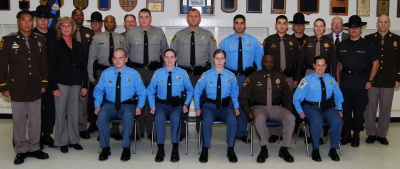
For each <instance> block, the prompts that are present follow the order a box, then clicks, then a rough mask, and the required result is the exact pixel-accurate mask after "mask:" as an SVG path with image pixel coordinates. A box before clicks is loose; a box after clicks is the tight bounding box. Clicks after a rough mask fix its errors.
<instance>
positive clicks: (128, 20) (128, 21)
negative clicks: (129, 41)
mask: <svg viewBox="0 0 400 169" xmlns="http://www.w3.org/2000/svg"><path fill="white" fill-rule="evenodd" d="M135 27H136V17H135V15H133V14H126V15H125V16H124V28H125V32H122V33H121V35H122V36H125V37H126V33H127V32H128V31H129V30H130V29H132V28H135Z"/></svg>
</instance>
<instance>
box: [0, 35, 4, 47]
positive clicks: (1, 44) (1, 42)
mask: <svg viewBox="0 0 400 169" xmlns="http://www.w3.org/2000/svg"><path fill="white" fill-rule="evenodd" d="M3 46H4V38H1V41H0V50H3Z"/></svg>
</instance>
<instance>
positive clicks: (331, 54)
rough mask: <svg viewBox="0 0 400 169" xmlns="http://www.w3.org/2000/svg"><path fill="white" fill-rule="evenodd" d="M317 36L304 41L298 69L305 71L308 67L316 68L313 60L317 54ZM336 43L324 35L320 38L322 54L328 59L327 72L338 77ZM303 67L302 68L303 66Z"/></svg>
mask: <svg viewBox="0 0 400 169" xmlns="http://www.w3.org/2000/svg"><path fill="white" fill-rule="evenodd" d="M317 40H318V39H317V37H316V36H310V37H308V38H307V39H305V40H304V41H303V46H302V47H301V57H300V63H302V64H300V65H298V69H297V70H303V73H304V72H305V71H306V70H307V69H314V68H313V62H314V58H315V57H316V56H315V51H316V44H317V42H318V41H317ZM334 44H335V43H334V42H333V41H332V40H331V39H329V38H327V37H325V36H322V37H321V38H320V55H321V56H324V57H325V58H326V60H327V61H328V67H327V68H326V70H325V72H326V73H330V74H331V75H332V76H333V77H336V76H335V75H336V69H337V58H336V49H335V45H334ZM300 66H302V68H303V69H301V67H300Z"/></svg>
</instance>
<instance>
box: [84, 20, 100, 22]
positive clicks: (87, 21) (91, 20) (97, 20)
mask: <svg viewBox="0 0 400 169" xmlns="http://www.w3.org/2000/svg"><path fill="white" fill-rule="evenodd" d="M86 21H87V22H103V21H104V20H86Z"/></svg>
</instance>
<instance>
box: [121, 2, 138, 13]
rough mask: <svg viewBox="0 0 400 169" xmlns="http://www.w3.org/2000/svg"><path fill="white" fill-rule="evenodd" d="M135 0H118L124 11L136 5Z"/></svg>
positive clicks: (130, 9)
mask: <svg viewBox="0 0 400 169" xmlns="http://www.w3.org/2000/svg"><path fill="white" fill-rule="evenodd" d="M136 2H137V0H119V6H121V8H122V9H123V10H124V11H125V12H130V11H132V10H133V9H135V7H136Z"/></svg>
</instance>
